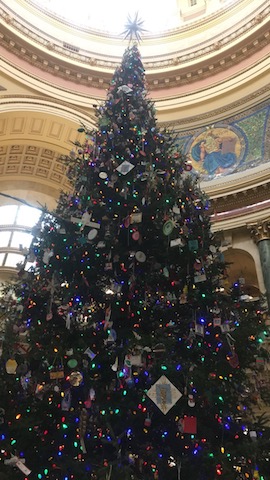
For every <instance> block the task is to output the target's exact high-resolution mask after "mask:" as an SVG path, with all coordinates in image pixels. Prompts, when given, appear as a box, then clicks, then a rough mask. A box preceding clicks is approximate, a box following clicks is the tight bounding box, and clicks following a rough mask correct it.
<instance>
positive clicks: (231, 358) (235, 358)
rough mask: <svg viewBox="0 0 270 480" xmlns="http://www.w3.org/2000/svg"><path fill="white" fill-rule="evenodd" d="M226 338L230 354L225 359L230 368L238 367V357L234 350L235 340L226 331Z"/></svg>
mask: <svg viewBox="0 0 270 480" xmlns="http://www.w3.org/2000/svg"><path fill="white" fill-rule="evenodd" d="M226 340H227V342H228V345H229V347H230V350H231V355H227V360H228V362H229V364H230V366H231V367H232V368H238V367H239V358H238V355H237V353H236V351H235V346H234V344H235V340H234V338H233V337H232V336H231V334H230V333H226Z"/></svg>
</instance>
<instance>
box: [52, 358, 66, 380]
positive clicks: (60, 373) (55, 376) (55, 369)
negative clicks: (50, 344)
mask: <svg viewBox="0 0 270 480" xmlns="http://www.w3.org/2000/svg"><path fill="white" fill-rule="evenodd" d="M55 362H56V358H55V360H54V362H53V365H52V366H51V367H50V373H49V376H50V379H51V380H59V379H61V378H64V368H63V366H62V362H61V364H59V365H58V366H55Z"/></svg>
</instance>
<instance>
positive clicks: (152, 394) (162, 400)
mask: <svg viewBox="0 0 270 480" xmlns="http://www.w3.org/2000/svg"><path fill="white" fill-rule="evenodd" d="M147 395H148V397H149V398H151V400H152V401H153V402H154V403H155V404H156V405H157V407H158V408H159V409H160V410H161V411H162V413H164V415H166V413H168V411H169V410H170V409H171V408H172V407H173V406H174V405H175V404H176V402H177V401H178V400H179V398H181V397H182V393H181V392H179V390H177V388H176V387H175V386H174V385H173V384H172V383H171V382H170V380H168V378H167V377H165V375H162V377H160V379H159V380H158V381H157V382H156V383H155V384H154V385H152V387H151V388H150V389H149V390H148V392H147Z"/></svg>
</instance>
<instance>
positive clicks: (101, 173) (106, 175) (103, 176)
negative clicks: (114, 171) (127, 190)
mask: <svg viewBox="0 0 270 480" xmlns="http://www.w3.org/2000/svg"><path fill="white" fill-rule="evenodd" d="M98 176H99V178H101V179H102V180H106V178H107V177H108V174H107V172H99V174H98Z"/></svg>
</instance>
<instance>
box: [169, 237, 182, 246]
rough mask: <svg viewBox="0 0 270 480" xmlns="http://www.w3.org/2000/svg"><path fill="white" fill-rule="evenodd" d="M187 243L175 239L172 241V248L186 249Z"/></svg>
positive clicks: (180, 239)
mask: <svg viewBox="0 0 270 480" xmlns="http://www.w3.org/2000/svg"><path fill="white" fill-rule="evenodd" d="M184 245H185V242H184V240H183V239H182V238H175V239H173V240H171V241H170V247H184Z"/></svg>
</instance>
